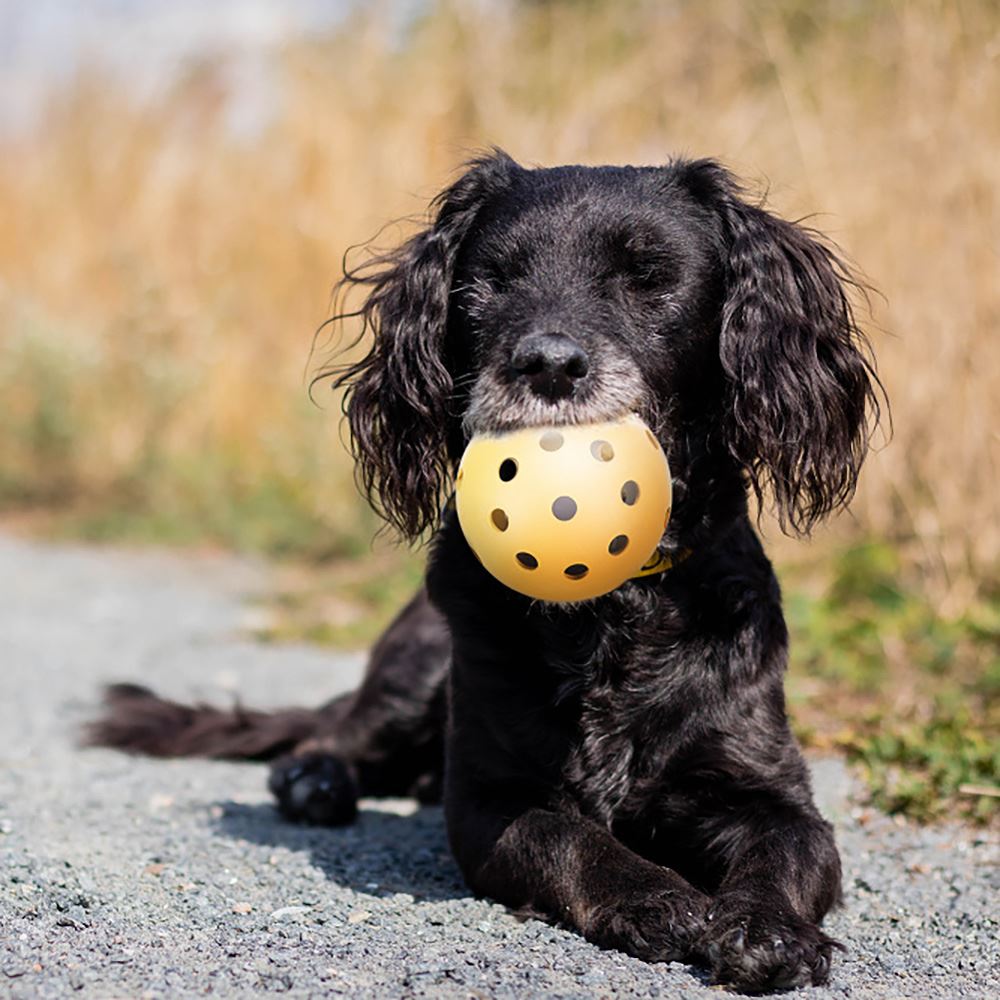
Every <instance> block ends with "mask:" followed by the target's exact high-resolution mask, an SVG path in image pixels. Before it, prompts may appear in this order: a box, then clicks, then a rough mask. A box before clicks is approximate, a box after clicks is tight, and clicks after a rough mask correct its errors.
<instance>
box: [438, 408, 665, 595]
mask: <svg viewBox="0 0 1000 1000" xmlns="http://www.w3.org/2000/svg"><path fill="white" fill-rule="evenodd" d="M670 503H671V488H670V469H669V466H668V465H667V458H666V455H664V453H663V449H662V448H661V447H660V443H659V441H657V440H656V437H655V435H654V434H653V432H652V431H651V430H650V429H649V427H647V426H646V424H645V423H643V421H642V420H640V419H639V418H638V417H636V416H628V417H623V418H622V419H620V420H614V421H607V422H603V423H595V424H581V425H574V426H554V427H530V428H525V429H521V430H516V431H510V432H508V433H505V434H499V435H487V434H484V435H479V436H476V437H474V438H473V439H472V440H471V441H470V442H469V445H468V447H467V448H466V450H465V454H464V455H463V456H462V461H461V464H460V465H459V468H458V475H457V478H456V484H455V504H456V508H457V512H458V520H459V523H460V525H461V527H462V532H463V533H464V535H465V538H466V540H467V541H468V543H469V546H470V548H471V549H472V551H473V553H474V554H475V555H476V557H477V558H478V559H479V561H480V562H481V563H482V564H483V566H484V567H485V568H486V570H488V571H489V572H490V573H491V574H492V575H493V576H495V577H496V578H497V579H498V580H499V581H500V582H501V583H503V584H505V585H506V586H508V587H510V588H511V589H512V590H516V591H518V592H519V593H522V594H526V595H527V596H528V597H534V598H538V599H540V600H544V601H555V602H571V601H584V600H588V599H590V598H593V597H600V596H601V595H602V594H607V593H610V592H611V591H612V590H614V589H615V588H616V587H619V586H621V584H623V583H624V582H625V581H626V580H628V579H630V578H631V577H633V576H636V575H637V574H638V573H639V571H640V570H641V569H642V568H643V566H645V565H646V564H647V563H648V562H649V560H650V557H651V556H653V555H654V554H655V552H656V547H657V544H658V543H659V541H660V539H661V538H662V536H663V531H664V528H665V527H666V525H667V521H668V520H669V518H670Z"/></svg>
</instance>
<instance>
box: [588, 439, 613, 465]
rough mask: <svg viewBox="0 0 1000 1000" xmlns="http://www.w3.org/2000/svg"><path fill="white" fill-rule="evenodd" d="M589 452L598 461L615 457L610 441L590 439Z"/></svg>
mask: <svg viewBox="0 0 1000 1000" xmlns="http://www.w3.org/2000/svg"><path fill="white" fill-rule="evenodd" d="M590 454H591V455H593V456H594V458H596V459H597V461H598V462H610V461H611V459H613V458H614V457H615V449H614V448H612V447H611V442H610V441H592V442H591V445H590Z"/></svg>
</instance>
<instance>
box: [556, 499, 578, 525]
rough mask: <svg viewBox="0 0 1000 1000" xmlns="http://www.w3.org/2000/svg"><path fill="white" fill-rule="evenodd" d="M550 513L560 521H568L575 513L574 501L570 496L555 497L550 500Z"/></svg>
mask: <svg viewBox="0 0 1000 1000" xmlns="http://www.w3.org/2000/svg"><path fill="white" fill-rule="evenodd" d="M552 513H553V514H555V516H556V517H557V518H559V520H560V521H570V520H572V518H573V516H574V515H575V514H576V501H575V500H574V499H573V498H572V497H556V499H555V500H553V501H552Z"/></svg>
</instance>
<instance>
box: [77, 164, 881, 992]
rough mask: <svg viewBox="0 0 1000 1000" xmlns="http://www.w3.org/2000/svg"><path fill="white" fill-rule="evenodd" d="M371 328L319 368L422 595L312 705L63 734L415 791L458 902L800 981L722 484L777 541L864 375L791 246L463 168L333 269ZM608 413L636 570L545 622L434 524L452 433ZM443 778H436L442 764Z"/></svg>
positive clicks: (838, 307)
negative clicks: (361, 666) (641, 453)
mask: <svg viewBox="0 0 1000 1000" xmlns="http://www.w3.org/2000/svg"><path fill="white" fill-rule="evenodd" d="M346 281H347V282H348V283H351V284H354V285H361V286H363V287H364V288H365V290H366V292H367V299H366V302H365V305H364V306H363V308H362V311H361V316H362V318H363V320H364V322H365V325H366V327H367V328H368V329H369V330H370V331H371V332H372V333H373V334H374V341H373V346H372V347H371V350H370V352H369V353H368V354H367V356H365V357H364V358H363V359H362V360H360V361H358V362H356V363H354V364H352V365H350V366H347V367H344V368H340V369H334V370H332V371H331V372H330V373H329V374H331V375H332V376H333V378H334V380H335V383H336V384H337V385H340V386H346V389H347V392H346V397H345V400H346V404H345V405H346V411H347V415H348V419H349V423H350V428H351V432H352V438H353V443H354V448H355V453H356V456H357V459H358V463H359V470H360V479H361V481H362V483H363V485H364V487H365V490H366V492H367V494H368V497H369V499H370V500H371V501H372V502H373V503H374V504H375V505H376V507H377V508H378V509H379V510H380V511H381V512H382V513H383V514H384V516H385V517H386V519H387V520H388V521H389V522H390V523H391V524H392V525H394V526H395V527H396V528H398V529H399V530H400V531H401V532H402V534H403V535H405V536H407V537H409V538H416V537H418V536H420V535H421V534H422V533H423V532H425V531H426V530H428V529H433V530H434V537H433V543H432V546H431V551H430V560H429V565H428V570H427V584H426V592H421V593H420V594H419V595H418V596H417V597H416V598H415V599H414V600H413V601H412V602H411V603H410V605H409V606H408V607H407V608H406V609H405V610H404V611H403V612H402V613H401V615H400V616H399V618H398V619H397V620H396V621H395V623H394V624H393V625H392V626H391V628H390V629H389V631H388V632H387V633H386V635H385V636H384V637H383V638H382V640H381V641H380V642H379V643H378V645H377V646H376V647H375V649H374V651H373V653H372V658H371V664H370V667H369V670H368V674H367V676H366V679H365V681H364V684H363V685H362V687H361V688H360V689H359V690H358V691H357V692H355V693H353V694H351V695H349V696H346V697H344V698H340V699H337V700H336V701H334V702H332V703H330V704H329V705H327V706H325V707H324V708H322V709H320V710H319V711H317V712H286V713H277V714H272V715H264V714H259V713H245V712H221V711H216V710H213V709H209V708H205V707H199V708H194V709H192V708H186V707H184V706H180V705H176V704H173V703H170V702H164V701H161V700H159V699H157V698H156V697H155V696H153V695H152V694H150V693H149V692H147V691H145V690H144V689H141V688H133V687H119V688H116V689H112V691H111V692H110V696H109V697H110V702H111V705H110V709H111V710H110V712H109V714H108V717H107V718H106V719H104V720H103V721H102V722H101V723H99V724H98V725H97V726H95V727H94V729H93V732H92V738H93V741H94V742H98V743H102V744H107V745H113V746H118V747H122V748H124V749H128V750H135V751H142V752H148V753H161V754H187V753H201V754H208V755H214V756H237V757H257V758H265V757H273V756H276V755H279V754H286V755H287V756H285V757H284V758H283V759H282V760H280V761H279V762H278V763H277V764H276V765H275V768H274V770H273V773H272V777H271V788H272V789H273V791H274V792H275V794H276V796H277V798H278V801H279V803H280V805H281V808H282V809H283V810H284V811H285V813H287V814H288V815H289V816H290V817H292V818H295V819H306V820H310V821H312V822H317V823H330V824H334V823H341V822H346V821H348V820H350V819H351V818H352V817H353V815H354V813H355V809H356V800H357V797H358V795H359V794H364V795H381V794H400V793H403V794H417V795H418V796H419V797H421V798H423V799H425V800H433V799H435V798H436V797H438V796H439V794H440V789H441V783H442V778H443V786H444V801H445V810H446V815H447V824H448V832H449V836H450V839H451V844H452V847H453V850H454V853H455V857H456V858H457V859H458V863H459V865H460V866H461V869H462V871H463V873H464V874H465V877H466V879H467V881H468V883H469V885H470V886H471V887H472V888H473V889H474V890H475V891H476V892H478V893H482V894H483V895H487V896H491V897H492V898H494V899H496V900H499V901H501V902H503V903H505V904H507V905H509V906H512V907H518V908H522V909H524V910H526V911H528V912H532V913H535V914H537V915H540V916H542V917H545V918H548V919H551V920H558V921H561V922H563V923H565V924H568V925H569V926H571V927H574V928H576V929H578V930H579V931H580V933H582V934H583V935H584V936H586V937H587V938H588V939H589V940H590V941H593V942H595V943H596V944H598V945H601V946H602V947H607V948H618V949H621V950H623V951H626V952H628V953H629V954H631V955H636V956H638V957H640V958H643V959H647V960H649V961H670V960H680V961H692V962H705V963H707V964H708V965H709V966H710V968H711V971H712V975H713V977H714V978H715V979H716V980H717V981H719V982H724V983H727V984H731V985H732V986H735V987H736V988H739V989H743V990H748V991H759V990H766V989H773V988H782V987H791V986H798V985H801V984H807V983H821V982H823V981H824V980H825V979H826V978H827V974H828V970H829V964H830V956H831V950H832V948H833V947H835V942H833V941H832V940H831V939H830V938H829V937H827V936H826V935H825V934H823V932H822V931H821V930H820V929H819V927H818V924H819V922H820V921H821V920H822V918H823V916H824V914H825V913H826V912H827V911H828V910H829V909H830V907H831V906H832V905H833V904H834V903H835V902H836V901H837V900H838V898H839V894H840V862H839V859H838V855H837V849H836V847H835V846H834V840H833V835H832V832H831V829H830V826H829V825H828V824H827V823H826V822H824V821H823V819H822V818H821V817H820V815H819V813H818V812H817V810H816V808H815V806H814V805H813V802H812V797H811V791H810V786H809V777H808V773H807V770H806V767H805V764H804V763H803V760H802V757H801V756H800V753H799V750H798V748H797V747H796V744H795V741H794V739H793V737H792V736H791V734H790V732H789V728H788V723H787V720H786V716H785V703H784V695H783V691H782V675H783V673H784V670H785V664H786V658H787V633H786V629H785V624H784V620H783V618H782V613H781V602H780V594H779V591H778V585H777V582H776V580H775V577H774V573H773V572H772V569H771V566H770V563H769V562H768V560H767V559H766V558H765V556H764V553H763V551H762V549H761V545H760V542H759V541H758V538H757V536H756V534H755V532H754V529H753V527H752V525H751V521H750V518H749V516H748V504H747V494H748V491H752V492H753V493H754V494H755V495H756V498H757V500H758V501H759V500H760V497H761V492H762V490H763V489H764V488H765V486H769V487H770V490H771V491H772V493H773V495H774V498H775V501H776V506H777V509H778V511H779V513H780V515H781V518H782V522H783V524H784V525H785V526H786V527H787V528H788V529H789V530H791V531H793V532H796V533H799V534H804V533H807V532H808V531H809V529H810V528H811V527H812V526H813V525H814V524H815V522H817V521H818V520H819V519H820V518H822V517H823V516H824V515H826V514H828V513H830V512H831V511H832V510H834V509H835V508H837V507H840V506H842V505H843V504H845V503H846V502H847V501H848V500H849V499H850V497H851V496H852V494H853V491H854V487H855V483H856V480H857V475H858V470H859V467H860V465H861V462H862V460H863V458H864V455H865V452H866V450H867V446H868V432H869V425H870V424H872V423H873V422H874V421H875V420H877V418H878V398H877V393H878V388H879V387H878V381H877V378H876V376H875V374H874V371H873V369H872V367H871V365H870V363H869V362H868V360H866V359H867V344H866V342H865V340H864V338H863V336H862V335H861V333H860V332H859V330H858V329H857V327H856V325H855V322H854V320H853V317H852V313H851V309H850V306H849V304H848V301H847V298H846V296H845V283H849V282H850V277H849V275H848V273H847V272H846V270H845V268H844V267H843V265H842V264H841V263H840V262H839V261H838V259H837V257H836V256H835V255H834V254H833V253H832V252H831V250H830V249H828V248H827V246H826V245H825V244H824V243H823V242H821V241H820V240H819V239H818V238H817V237H816V235H815V234H814V233H812V232H810V231H808V230H806V229H803V228H801V227H800V226H797V225H793V224H791V223H788V222H784V221H782V220H781V219H778V218H776V217H774V216H773V215H770V214H769V213H767V212H766V211H764V210H762V209H761V208H759V207H756V206H754V205H751V204H748V203H747V202H746V201H744V200H742V199H741V197H740V189H739V188H738V187H737V185H736V183H735V182H734V181H733V179H732V177H731V176H730V175H729V174H728V173H727V172H726V171H725V170H723V169H722V168H721V167H720V166H718V165H717V164H716V163H714V162H711V161H707V160H699V161H693V162H689V161H678V162H675V163H672V164H670V165H669V166H666V167H662V168H631V167H620V168H619V167H603V168H583V167H560V168H556V169H537V170H527V169H523V168H521V167H520V166H518V165H517V164H516V163H514V162H513V161H512V160H511V159H510V158H509V157H507V156H506V155H504V154H502V153H499V152H497V153H495V154H494V155H491V156H487V157H484V158H482V159H480V160H478V161H476V162H474V163H472V164H471V166H470V168H469V170H468V171H467V172H466V173H465V174H464V176H462V177H461V178H460V179H459V180H458V181H457V182H456V183H455V184H454V185H453V186H452V187H450V188H449V189H448V190H446V191H445V192H443V193H442V194H441V195H440V197H439V198H438V199H437V200H436V202H435V216H434V219H433V222H432V224H431V225H430V226H429V227H428V228H427V229H425V230H424V231H422V232H420V233H418V234H417V235H416V236H414V237H413V238H412V239H411V240H409V242H407V243H406V244H405V245H403V246H402V247H400V248H399V249H398V250H397V251H395V252H394V253H392V254H389V255H387V256H384V257H380V258H377V259H375V260H374V261H371V262H369V263H368V264H367V265H366V266H365V267H363V268H361V269H360V270H359V271H354V272H350V273H349V274H348V276H347V278H346ZM627 413H637V414H639V415H640V416H641V417H642V418H643V419H644V420H645V421H646V422H647V423H648V424H649V426H650V427H652V428H653V429H654V431H655V433H656V434H657V436H658V438H659V440H660V441H661V443H662V445H663V448H664V450H665V451H666V453H667V454H668V456H669V460H670V465H671V469H672V472H673V475H674V501H675V502H674V516H673V518H672V520H671V521H670V524H669V527H668V530H667V532H666V534H665V535H664V537H663V540H662V549H663V551H664V552H665V553H667V554H671V553H673V554H675V555H679V553H681V552H682V551H690V555H689V556H688V557H687V558H685V559H683V560H680V559H678V562H677V565H675V566H674V568H672V569H670V570H669V571H667V572H664V573H661V574H659V575H655V576H647V577H643V578H641V579H635V580H631V581H629V582H627V583H625V584H624V585H622V586H621V587H619V588H618V589H617V590H615V591H614V592H613V593H611V594H609V595H607V596H605V597H601V598H598V599H596V600H592V601H588V602H583V603H578V604H571V605H551V604H545V603H542V602H533V601H531V600H529V599H528V598H525V597H522V596H520V595H519V594H517V593H514V592H512V591H510V590H507V589H506V588H504V587H503V586H502V585H501V584H499V583H498V582H497V581H496V580H494V579H493V578H492V577H490V576H489V575H488V574H487V573H486V572H485V570H484V569H483V568H482V566H481V565H480V564H479V563H478V562H477V560H476V559H475V558H474V557H473V555H472V553H471V551H470V549H469V547H468V545H467V544H466V542H465V540H464V538H463V535H462V533H461V531H460V529H459V526H458V524H457V521H456V518H455V515H454V513H453V512H451V511H450V510H447V509H446V512H445V513H444V514H443V515H442V514H441V513H440V511H441V504H442V501H443V500H444V499H445V497H446V496H447V492H448V489H449V484H450V481H451V477H452V475H453V473H454V469H455V466H456V463H457V460H458V458H459V456H460V455H461V453H462V451H463V448H464V446H465V444H466V443H467V441H468V440H469V438H470V436H471V435H473V434H475V433H480V432H484V431H498V430H505V429H510V428H514V427H522V426H531V425H537V424H543V423H544V424H553V423H555V424H559V423H567V424H573V423H584V422H590V421H597V420H603V419H609V418H614V417H616V416H619V415H623V414H627ZM445 762H447V763H446V764H445Z"/></svg>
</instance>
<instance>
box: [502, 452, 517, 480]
mask: <svg viewBox="0 0 1000 1000" xmlns="http://www.w3.org/2000/svg"><path fill="white" fill-rule="evenodd" d="M516 475H517V462H515V461H514V459H512V458H505V459H504V460H503V461H502V462H501V463H500V478H501V479H502V480H503V481H504V482H505V483H509V482H510V481H511V480H512V479H513V478H514V477H515V476H516Z"/></svg>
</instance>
